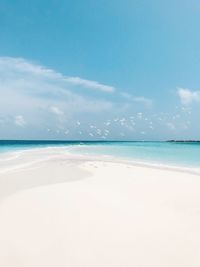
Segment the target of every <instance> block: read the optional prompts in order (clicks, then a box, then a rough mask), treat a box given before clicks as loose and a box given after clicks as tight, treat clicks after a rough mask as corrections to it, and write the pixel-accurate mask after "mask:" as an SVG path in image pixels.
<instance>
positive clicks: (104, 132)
mask: <svg viewBox="0 0 200 267" xmlns="http://www.w3.org/2000/svg"><path fill="white" fill-rule="evenodd" d="M0 94H1V98H0V139H70V140H72V139H76V140H77V139H78V140H91V139H92V140H99V139H100V140H105V139H108V140H109V139H116V140H120V139H122V140H123V139H125V140H127V139H132V140H135V139H138V140H145V139H160V138H159V137H158V136H163V138H165V136H170V138H172V137H173V136H174V137H175V135H176V134H177V135H178V134H179V132H180V131H183V130H184V131H188V129H189V126H190V119H189V116H190V113H189V111H188V109H182V108H181V109H180V110H179V114H178V115H174V114H172V112H161V111H159V112H156V113H155V111H154V109H153V107H154V102H153V101H152V100H151V99H148V98H146V97H144V96H135V95H132V94H130V93H127V92H125V91H122V90H120V89H117V88H116V87H115V86H112V85H106V84H104V83H101V82H99V81H93V80H88V79H83V78H80V77H76V76H75V77H69V76H67V75H64V74H62V73H60V72H58V71H55V70H53V69H50V68H47V67H45V66H42V65H40V64H37V63H33V62H31V61H28V60H26V59H23V58H12V57H0ZM178 96H179V98H180V100H181V103H182V104H183V105H184V106H188V105H189V104H191V103H192V102H197V101H199V100H200V98H199V96H200V94H199V92H198V91H195V92H192V91H190V90H188V89H183V88H179V90H178ZM174 112H175V113H176V114H177V110H175V111H174ZM166 138H167V137H166Z"/></svg>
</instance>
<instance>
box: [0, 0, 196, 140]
mask: <svg viewBox="0 0 200 267" xmlns="http://www.w3.org/2000/svg"><path fill="white" fill-rule="evenodd" d="M199 27H200V3H199V1H195V0H191V1H184V0H183V1H180V0H179V1H178V0H174V1H171V0H169V1H161V0H151V1H150V0H140V1H138V0H137V1H136V0H135V1H134V0H132V1H130V0H129V1H128V0H123V1H122V0H120V1H119V0H115V1H114V0H110V1H104V0H102V1H95V0H93V1H92V0H90V1H89V0H85V1H80V0H79V1H78V0H73V1H67V0H65V1H64V0H60V1H56V0H54V1H53V0H48V1H46V0H43V1H39V0H35V1H31V2H30V1H29V2H27V1H25V0H13V1H6V0H1V3H0V92H1V99H0V138H2V139H10V138H11V139H92V140H94V139H100V140H105V139H108V140H109V139H117V140H121V139H123V140H126V139H127V140H130V139H133V140H163V139H164V140H165V139H171V138H172V139H173V138H176V139H183V138H194V139H199V138H200V135H199V133H200V126H199V125H198V123H197V121H198V119H199V115H200V75H199V69H200V33H199Z"/></svg>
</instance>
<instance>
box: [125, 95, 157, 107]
mask: <svg viewBox="0 0 200 267" xmlns="http://www.w3.org/2000/svg"><path fill="white" fill-rule="evenodd" d="M120 95H121V96H122V97H123V98H125V99H126V100H129V101H131V102H138V103H141V104H144V105H146V106H151V105H152V104H153V101H152V99H149V98H146V97H143V96H138V97H137V96H133V95H131V94H129V93H120Z"/></svg>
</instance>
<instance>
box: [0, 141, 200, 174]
mask: <svg viewBox="0 0 200 267" xmlns="http://www.w3.org/2000/svg"><path fill="white" fill-rule="evenodd" d="M70 148H71V147H70V146H69V147H67V146H53V147H52V146H49V147H40V148H36V147H35V148H27V149H18V150H13V151H5V152H1V153H0V164H1V162H3V161H9V160H12V159H17V158H18V157H19V156H20V155H23V154H24V153H27V154H28V153H30V152H36V153H37V152H41V153H42V152H46V151H47V152H52V153H54V151H55V152H58V151H60V152H63V155H64V156H65V157H66V159H68V160H69V159H71V158H73V159H77V160H80V159H81V160H83V161H84V160H85V161H87V160H99V161H106V162H113V163H121V164H129V165H132V166H139V167H145V168H153V169H159V170H171V171H177V172H183V173H189V174H194V175H200V167H199V168H197V167H193V166H191V167H189V166H181V165H178V164H174V165H172V164H167V163H160V162H150V161H140V160H136V159H129V158H123V157H119V156H112V155H107V154H104V155H103V154H101V155H100V154H92V153H91V154H80V153H78V152H72V151H70ZM1 156H8V158H6V159H5V158H4V157H3V158H2V157H1ZM33 164H34V163H33ZM0 173H1V165H0Z"/></svg>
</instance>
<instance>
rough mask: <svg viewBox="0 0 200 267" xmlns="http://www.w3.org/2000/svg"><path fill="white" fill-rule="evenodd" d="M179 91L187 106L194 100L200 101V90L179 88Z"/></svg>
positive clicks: (182, 100) (183, 102) (181, 99)
mask: <svg viewBox="0 0 200 267" xmlns="http://www.w3.org/2000/svg"><path fill="white" fill-rule="evenodd" d="M177 93H178V96H179V98H180V101H181V103H182V104H183V105H186V106H187V105H189V104H191V103H192V102H200V91H191V90H189V89H186V88H178V89H177Z"/></svg>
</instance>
